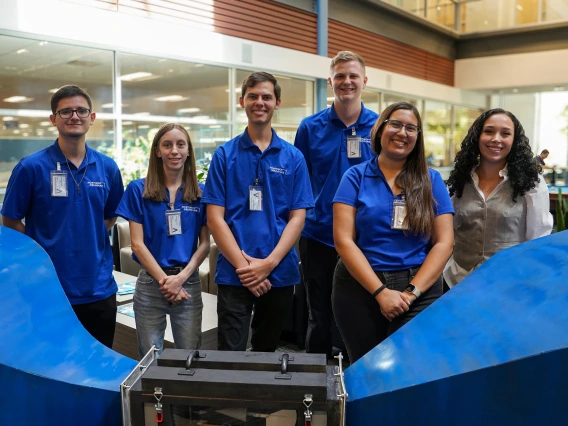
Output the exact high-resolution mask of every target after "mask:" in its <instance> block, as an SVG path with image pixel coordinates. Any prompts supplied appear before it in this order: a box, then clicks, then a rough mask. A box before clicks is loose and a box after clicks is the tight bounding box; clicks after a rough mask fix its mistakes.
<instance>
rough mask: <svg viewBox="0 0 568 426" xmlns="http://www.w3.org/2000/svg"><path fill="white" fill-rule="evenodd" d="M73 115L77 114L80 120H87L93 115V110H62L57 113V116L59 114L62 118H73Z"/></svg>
mask: <svg viewBox="0 0 568 426" xmlns="http://www.w3.org/2000/svg"><path fill="white" fill-rule="evenodd" d="M73 113H75V114H77V117H79V118H87V117H88V116H89V115H91V110H90V109H88V108H77V109H71V108H66V109H61V110H59V111H57V112H56V113H55V115H57V114H59V116H60V117H61V118H71V117H73Z"/></svg>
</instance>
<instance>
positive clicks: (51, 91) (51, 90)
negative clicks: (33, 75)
mask: <svg viewBox="0 0 568 426" xmlns="http://www.w3.org/2000/svg"><path fill="white" fill-rule="evenodd" d="M58 90H59V88H58V87H56V88H55V89H49V90H48V91H47V92H48V93H55V92H57V91H58Z"/></svg>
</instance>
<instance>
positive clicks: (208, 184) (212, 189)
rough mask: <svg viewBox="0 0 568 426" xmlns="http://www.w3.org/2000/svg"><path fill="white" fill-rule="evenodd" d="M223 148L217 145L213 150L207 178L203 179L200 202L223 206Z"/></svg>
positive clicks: (224, 192) (224, 190)
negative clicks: (203, 187)
mask: <svg viewBox="0 0 568 426" xmlns="http://www.w3.org/2000/svg"><path fill="white" fill-rule="evenodd" d="M225 163H226V162H225V150H224V149H223V147H219V148H217V149H216V150H215V153H214V154H213V158H212V159H211V164H210V165H209V172H208V173H207V180H206V181H205V190H204V191H203V197H202V198H201V202H202V203H203V204H215V205H218V206H222V207H225V194H226V187H225V175H226V164H225Z"/></svg>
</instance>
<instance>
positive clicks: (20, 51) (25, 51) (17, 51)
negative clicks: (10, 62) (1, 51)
mask: <svg viewBox="0 0 568 426" xmlns="http://www.w3.org/2000/svg"><path fill="white" fill-rule="evenodd" d="M16 53H17V54H18V55H21V54H22V53H28V49H20V50H16Z"/></svg>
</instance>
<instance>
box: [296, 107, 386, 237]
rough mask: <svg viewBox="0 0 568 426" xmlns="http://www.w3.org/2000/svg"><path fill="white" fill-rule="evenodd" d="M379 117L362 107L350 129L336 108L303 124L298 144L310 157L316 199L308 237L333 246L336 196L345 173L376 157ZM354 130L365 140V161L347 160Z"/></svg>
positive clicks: (310, 213) (306, 229)
mask: <svg viewBox="0 0 568 426" xmlns="http://www.w3.org/2000/svg"><path fill="white" fill-rule="evenodd" d="M378 117H379V116H378V114H377V113H375V112H373V111H371V110H369V109H367V108H365V106H364V105H363V104H361V114H360V115H359V119H358V120H357V122H356V123H355V124H353V125H352V126H349V127H346V126H345V124H343V122H342V121H341V120H340V119H339V117H338V116H337V113H336V112H335V109H334V106H333V105H332V106H331V107H330V108H327V109H325V110H323V111H320V112H318V113H317V114H314V115H312V116H310V117H307V118H305V119H304V120H302V122H301V123H300V127H299V128H298V132H297V133H296V140H295V141H294V145H295V146H296V148H298V149H299V150H300V151H302V153H303V154H304V157H305V158H306V163H307V165H308V171H309V173H310V181H311V185H312V191H313V194H314V197H315V208H314V209H312V210H309V211H308V212H307V215H306V224H305V225H304V230H303V232H302V235H303V236H304V237H307V238H310V239H312V240H317V241H319V242H321V243H323V244H327V245H328V246H330V247H333V207H332V200H333V197H334V196H335V192H336V191H337V187H338V186H339V182H340V181H341V178H342V177H343V174H344V173H345V171H346V170H347V169H349V168H350V167H352V166H354V165H356V164H359V163H362V162H364V161H366V160H369V159H371V158H372V157H373V156H374V155H375V154H373V152H372V150H371V129H372V128H373V125H374V124H375V122H376V121H377V118H378ZM352 129H355V132H356V135H357V136H360V137H361V158H347V136H351V134H352Z"/></svg>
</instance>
